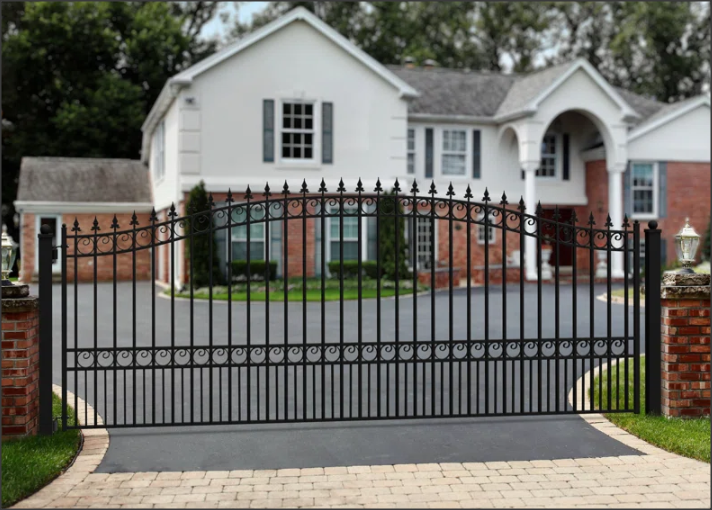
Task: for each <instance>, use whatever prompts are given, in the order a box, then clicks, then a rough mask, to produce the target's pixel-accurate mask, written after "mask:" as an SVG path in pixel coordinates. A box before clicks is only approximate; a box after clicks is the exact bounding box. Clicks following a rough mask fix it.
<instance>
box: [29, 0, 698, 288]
mask: <svg viewBox="0 0 712 510" xmlns="http://www.w3.org/2000/svg"><path fill="white" fill-rule="evenodd" d="M142 130H143V145H142V149H141V158H140V161H141V162H142V163H143V164H144V165H145V179H146V180H147V181H146V182H147V185H148V186H149V187H150V190H151V206H152V207H155V209H156V211H158V212H159V215H160V217H161V218H165V214H166V212H167V210H168V208H169V207H170V206H171V204H173V203H175V204H176V206H177V207H179V208H181V207H182V206H183V204H184V203H185V200H186V196H187V193H188V192H189V191H190V189H191V188H193V187H194V186H195V185H196V184H197V183H198V182H200V181H201V180H202V181H204V182H205V185H206V188H207V189H208V191H210V192H212V193H213V195H214V197H215V200H216V201H220V200H224V198H225V194H226V193H227V191H228V189H230V190H231V191H232V193H233V194H238V195H239V193H240V192H243V191H244V190H245V189H246V188H247V186H248V185H249V186H251V188H252V189H253V190H260V189H262V188H263V187H264V184H265V183H266V182H269V183H270V184H271V185H273V187H280V188H281V186H282V184H283V183H284V182H285V181H287V182H288V184H289V186H290V187H291V188H293V189H295V190H296V189H299V187H300V186H301V183H302V181H303V180H304V179H306V181H307V183H308V184H310V186H311V187H312V188H314V190H315V189H316V188H317V187H318V183H319V182H320V181H321V179H322V178H323V179H324V180H325V182H326V185H327V187H328V188H329V189H330V190H335V189H336V186H337V183H338V182H339V180H340V179H342V178H343V180H344V183H345V185H346V187H347V188H349V189H353V188H355V186H356V182H357V180H358V179H359V178H360V179H361V180H362V182H363V183H364V187H365V188H367V189H369V188H370V189H372V188H373V186H374V185H375V182H376V180H377V179H378V178H380V179H381V181H383V182H384V183H392V182H393V181H394V180H395V179H399V180H400V181H401V182H403V181H407V182H408V183H410V181H412V180H413V179H417V180H418V181H419V182H426V181H427V182H429V181H431V180H432V181H434V182H435V184H436V186H437V189H438V190H439V191H440V192H443V193H444V191H445V190H446V188H447V186H448V185H449V184H450V183H452V184H453V186H454V187H455V189H456V191H458V193H459V196H462V194H463V193H464V190H465V188H466V187H467V186H468V185H469V186H471V188H472V190H473V194H474V195H475V196H481V195H482V193H483V192H484V190H485V188H488V189H489V191H490V192H491V193H492V194H493V195H495V196H496V197H498V196H499V195H500V194H501V193H502V192H503V191H504V192H506V193H507V195H508V197H510V200H512V199H514V200H515V201H516V200H518V199H519V197H520V196H523V197H524V200H525V203H526V204H527V207H528V209H529V210H533V209H534V207H535V205H536V203H537V202H541V204H542V206H543V207H544V209H545V211H550V210H551V209H553V207H554V206H558V207H559V208H560V210H561V212H562V215H563V216H564V217H566V215H567V214H569V215H570V214H572V213H573V212H575V213H576V214H577V216H578V217H579V218H587V217H588V215H589V212H593V214H594V216H595V218H596V221H597V223H598V224H599V225H602V224H603V223H604V221H605V218H606V215H607V214H610V216H611V219H612V221H613V224H614V225H616V226H620V225H621V224H622V223H623V219H624V215H628V217H629V218H631V219H637V220H640V221H645V222H647V221H649V220H652V219H656V220H657V221H658V223H659V224H660V226H661V228H662V229H663V237H664V239H666V240H668V242H667V243H666V246H665V248H664V251H665V252H666V254H667V257H668V259H671V258H672V257H673V256H674V255H673V254H674V249H673V247H672V243H671V242H669V239H671V237H672V236H673V235H674V234H675V233H676V232H677V230H679V228H680V227H681V226H682V223H683V220H684V218H685V217H686V216H689V217H690V221H691V223H692V224H693V226H695V227H696V228H697V229H698V231H701V230H703V229H704V228H706V226H707V222H708V221H709V210H710V98H709V96H708V95H704V96H699V97H695V98H691V99H688V100H686V101H682V102H679V103H675V104H664V103H660V102H657V101H654V100H652V99H648V98H644V97H641V96H638V95H636V94H633V93H631V92H629V91H626V90H622V89H619V88H616V87H613V86H611V85H610V84H609V83H608V82H606V80H605V79H604V78H603V77H602V76H601V75H600V74H599V73H598V72H597V71H596V70H595V69H594V68H593V66H591V65H590V64H589V63H588V62H587V61H585V60H575V61H572V62H568V63H566V64H562V65H558V66H554V67H550V68H547V69H544V70H541V71H538V72H534V73H531V74H523V75H515V74H498V73H490V72H476V71H463V70H449V69H441V68H438V67H437V66H433V67H428V68H417V67H413V66H412V65H404V66H384V65H381V64H380V63H379V62H377V61H375V60H374V59H373V58H371V57H370V56H369V55H367V54H366V53H364V52H363V51H361V50H360V49H359V48H357V47H356V46H355V45H353V44H352V43H351V42H349V41H348V40H347V39H345V38H344V37H342V36H341V35H340V34H338V33H337V32H336V31H335V30H334V29H333V28H331V27H329V26H328V25H326V24H325V23H324V22H322V21H321V20H319V19H318V18H317V17H315V16H314V15H313V14H311V13H310V12H308V11H307V10H305V9H303V8H295V9H293V10H291V11H290V12H289V13H287V14H286V15H285V16H283V17H281V18H280V19H277V20H276V21H274V22H272V23H270V24H268V25H266V26H264V27H262V28H260V29H259V30H256V31H255V32H253V33H251V34H250V35H248V36H246V37H245V38H243V39H241V40H239V41H236V42H234V43H232V44H230V45H229V46H227V47H225V48H223V49H222V50H220V51H219V52H217V53H215V54H214V55H212V56H210V57H208V58H206V59H205V60H203V61H201V62H198V63H197V64H195V65H194V66H192V67H190V68H188V69H186V70H185V71H183V72H181V73H179V74H178V75H176V76H174V77H172V78H171V79H169V80H168V81H167V82H166V84H165V86H164V88H163V90H162V92H161V93H160V96H159V97H158V100H157V101H156V103H155V104H154V105H153V108H152V109H151V111H150V113H149V114H148V116H147V118H146V120H145V122H144V124H143V127H142ZM23 179H25V175H24V173H21V177H20V193H19V196H18V200H17V202H16V207H17V208H18V210H19V211H21V213H22V214H23V215H24V216H25V218H26V219H23V223H22V224H23V234H22V235H23V236H29V238H28V240H26V241H25V242H24V244H23V247H24V249H27V250H32V249H33V248H32V245H33V244H34V239H35V237H36V236H35V232H36V230H33V227H34V225H35V223H36V218H35V216H34V215H37V214H44V213H45V212H46V211H47V204H41V203H40V202H43V200H44V198H43V197H37V196H34V195H33V197H32V199H28V198H27V197H25V195H23V193H24V191H23V190H24V189H25V188H23V184H22V183H23ZM28 196H29V195H28ZM45 198H46V200H44V201H45V202H46V201H49V202H55V203H56V205H55V206H54V207H55V210H56V214H58V215H60V216H61V221H66V222H70V221H73V216H74V213H76V212H77V211H76V210H73V208H76V205H67V204H63V203H62V197H61V196H57V195H56V194H55V196H53V197H49V196H48V197H45ZM72 200H73V202H77V199H76V198H73V199H72ZM137 201H140V202H141V204H143V205H142V207H143V209H142V212H147V211H145V209H146V207H145V202H146V200H145V198H144V197H140V198H137ZM129 202H130V201H129ZM115 205H116V208H117V212H119V211H120V212H123V213H125V212H126V211H125V208H126V207H127V205H126V203H122V204H115ZM42 207H44V209H42ZM82 207H83V208H84V209H82V210H86V208H91V204H84V205H82ZM121 208H123V209H121ZM180 210H182V209H180ZM101 211H102V212H111V211H112V204H110V203H104V204H102V205H101ZM66 215H69V216H71V220H70V219H68V218H65V216H66ZM25 225H26V226H25ZM363 228H365V229H368V228H369V226H368V225H367V224H366V225H364V227H363ZM424 228H429V227H427V226H425V227H424ZM314 236H315V237H316V241H315V243H312V245H313V246H316V245H317V244H318V243H319V242H321V233H319V232H315V233H314ZM323 237H324V239H325V241H324V242H326V238H327V233H326V232H325V233H323ZM425 237H427V236H425ZM493 237H494V236H488V235H484V236H479V237H478V249H476V250H473V253H474V255H473V257H478V260H480V259H481V253H480V251H479V250H480V249H481V243H485V242H488V243H492V244H493V250H495V251H496V247H497V246H498V243H497V240H496V239H494V238H493ZM290 239H291V237H290ZM228 242H232V243H239V242H240V237H239V233H238V236H237V237H233V238H232V239H230V240H228V239H224V240H222V241H221V245H220V246H221V247H224V246H226V244H227V243H228ZM267 242H270V243H274V244H275V245H276V246H279V243H280V234H279V231H277V233H276V234H275V233H274V232H273V233H272V236H271V239H269V240H267V239H265V243H267ZM458 242H463V241H462V240H460V241H458ZM528 243H529V244H527V246H526V247H525V253H526V269H527V277H529V278H536V274H535V272H534V268H535V263H534V257H535V251H536V250H535V249H534V246H535V245H534V244H533V243H535V240H534V238H531V239H529V240H528ZM447 249H448V247H447V245H445V246H430V245H429V244H427V243H421V242H420V241H419V242H418V250H419V251H421V250H422V252H423V253H430V250H436V254H437V258H442V259H445V258H446V254H445V253H444V252H443V250H447ZM518 249H519V247H518V246H510V247H509V249H508V250H507V251H508V252H509V251H510V250H518ZM271 251H272V253H278V252H277V251H275V249H273V250H271ZM460 251H461V250H460ZM565 251H566V250H564V252H565ZM233 252H235V250H233ZM237 252H239V250H237ZM564 252H562V253H560V255H559V256H560V257H561V260H560V261H559V263H560V265H561V266H569V265H570V263H571V259H572V257H573V256H577V254H575V253H573V250H569V252H567V253H564ZM182 253H183V252H182V250H175V253H174V256H175V257H176V259H175V261H174V262H175V265H176V268H177V272H176V275H175V278H176V279H177V280H179V281H185V279H186V264H185V259H184V257H183V255H182ZM369 253H370V252H369V249H368V247H366V248H364V253H363V254H362V255H363V256H364V258H367V257H368V256H369ZM458 253H460V252H458ZM223 255H224V254H223ZM506 255H510V253H507V254H506ZM498 256H499V257H500V258H501V257H502V256H504V255H503V254H502V253H501V252H500V253H499V255H498ZM166 257H168V254H167V251H166V253H163V254H160V260H161V270H160V271H159V278H160V279H163V280H165V281H168V279H169V276H168V274H167V273H168V271H167V269H165V268H166V267H167V264H166V262H165V260H166ZM458 257H460V255H458ZM585 258H586V257H583V259H582V262H581V265H579V268H581V269H586V267H587V266H586V264H587V262H586V260H584V259H585ZM456 263H458V264H460V265H462V264H463V263H464V262H463V261H462V260H457V261H456ZM32 270H33V268H28V269H27V271H32ZM23 271H25V268H24V267H23ZM314 271H318V267H314V268H313V269H311V268H310V270H309V272H310V274H312V273H313V272H314ZM612 272H613V276H614V277H622V276H623V260H622V258H618V257H614V258H613V261H612ZM290 274H294V273H292V272H291V271H290Z"/></svg>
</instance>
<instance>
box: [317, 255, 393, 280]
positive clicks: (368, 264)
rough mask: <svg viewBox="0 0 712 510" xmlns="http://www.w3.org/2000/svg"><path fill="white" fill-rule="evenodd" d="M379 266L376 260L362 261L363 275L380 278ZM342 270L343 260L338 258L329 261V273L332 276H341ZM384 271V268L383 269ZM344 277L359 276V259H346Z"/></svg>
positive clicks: (375, 278)
mask: <svg viewBox="0 0 712 510" xmlns="http://www.w3.org/2000/svg"><path fill="white" fill-rule="evenodd" d="M377 270H378V266H377V264H376V262H375V261H372V260H364V261H362V262H361V273H362V276H366V277H367V278H372V279H374V280H377V279H378V274H377ZM340 271H341V262H339V261H338V260H332V261H331V262H329V273H330V274H331V276H332V278H339V272H340ZM381 272H383V270H381ZM344 278H345V279H347V280H348V279H351V278H358V261H357V260H344Z"/></svg>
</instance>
